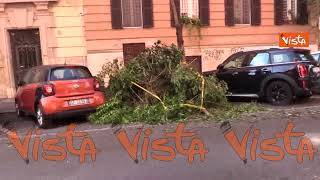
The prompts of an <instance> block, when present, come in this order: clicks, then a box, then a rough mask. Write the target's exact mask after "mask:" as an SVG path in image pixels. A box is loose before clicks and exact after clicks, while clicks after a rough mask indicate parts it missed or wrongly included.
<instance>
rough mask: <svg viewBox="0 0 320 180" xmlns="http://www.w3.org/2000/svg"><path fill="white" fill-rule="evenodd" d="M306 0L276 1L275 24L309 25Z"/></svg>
mask: <svg viewBox="0 0 320 180" xmlns="http://www.w3.org/2000/svg"><path fill="white" fill-rule="evenodd" d="M307 3H308V2H307V1H306V0H275V24H276V25H282V24H302V25H303V24H308V4H307Z"/></svg>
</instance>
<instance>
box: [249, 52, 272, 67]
mask: <svg viewBox="0 0 320 180" xmlns="http://www.w3.org/2000/svg"><path fill="white" fill-rule="evenodd" d="M249 59H252V60H251V62H250V63H248V64H249V66H265V65H268V64H270V55H269V53H259V54H253V55H251V57H250V58H249Z"/></svg>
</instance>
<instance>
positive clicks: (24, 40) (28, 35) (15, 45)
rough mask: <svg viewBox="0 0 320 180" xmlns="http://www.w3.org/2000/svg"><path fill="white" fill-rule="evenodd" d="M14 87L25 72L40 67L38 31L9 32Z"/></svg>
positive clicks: (40, 56)
mask: <svg viewBox="0 0 320 180" xmlns="http://www.w3.org/2000/svg"><path fill="white" fill-rule="evenodd" d="M9 36H10V44H11V57H12V67H13V73H14V80H15V85H16V87H17V85H18V82H19V81H20V80H22V78H23V76H24V74H25V72H26V71H28V70H29V69H30V68H32V67H34V66H39V65H42V55H41V44H40V34H39V29H25V30H9Z"/></svg>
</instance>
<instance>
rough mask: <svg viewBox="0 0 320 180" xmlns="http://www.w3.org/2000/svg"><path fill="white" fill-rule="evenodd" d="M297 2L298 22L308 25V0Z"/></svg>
mask: <svg viewBox="0 0 320 180" xmlns="http://www.w3.org/2000/svg"><path fill="white" fill-rule="evenodd" d="M297 3H298V4H297V10H298V13H297V24H300V25H306V24H308V23H309V22H308V20H309V15H308V4H307V3H308V2H307V1H306V0H298V1H297Z"/></svg>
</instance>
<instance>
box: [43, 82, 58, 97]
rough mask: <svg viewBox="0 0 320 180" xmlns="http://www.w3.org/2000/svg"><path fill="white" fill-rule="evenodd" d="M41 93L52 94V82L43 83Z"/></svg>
mask: <svg viewBox="0 0 320 180" xmlns="http://www.w3.org/2000/svg"><path fill="white" fill-rule="evenodd" d="M42 91H43V95H45V96H53V95H54V94H55V92H54V85H53V84H45V85H43V86H42Z"/></svg>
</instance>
